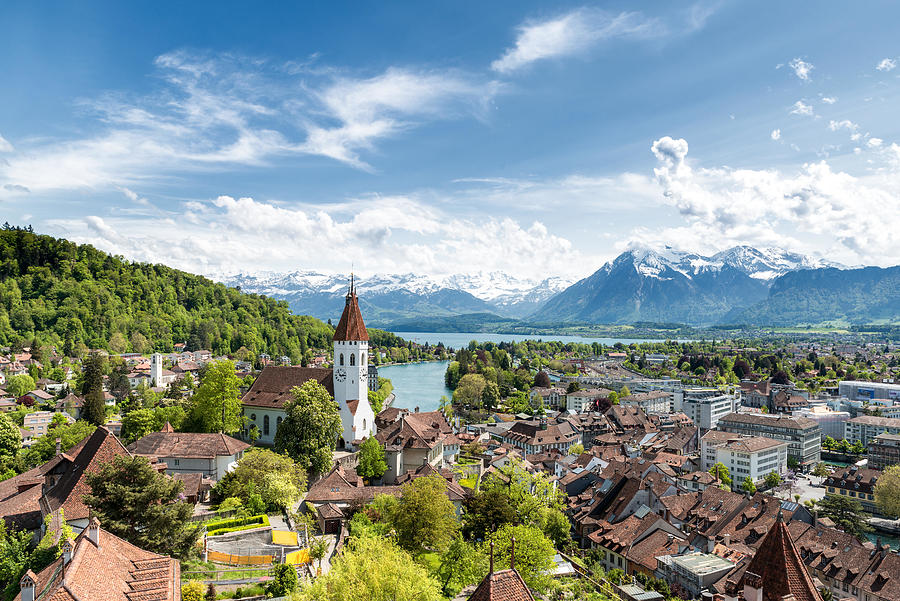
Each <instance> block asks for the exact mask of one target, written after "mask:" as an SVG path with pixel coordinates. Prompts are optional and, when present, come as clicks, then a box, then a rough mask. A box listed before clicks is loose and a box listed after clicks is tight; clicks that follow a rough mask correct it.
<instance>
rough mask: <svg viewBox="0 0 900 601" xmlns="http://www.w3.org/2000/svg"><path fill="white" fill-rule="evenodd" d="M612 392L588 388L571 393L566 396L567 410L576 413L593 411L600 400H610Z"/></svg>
mask: <svg viewBox="0 0 900 601" xmlns="http://www.w3.org/2000/svg"><path fill="white" fill-rule="evenodd" d="M611 392H612V391H611V390H607V389H605V388H588V389H586V390H576V391H575V392H570V393H569V394H567V395H566V409H567V410H569V411H574V412H575V413H581V412H583V411H593V410H594V408H595V407H596V406H597V402H598V401H599V400H600V399H605V398H609V395H610V393H611Z"/></svg>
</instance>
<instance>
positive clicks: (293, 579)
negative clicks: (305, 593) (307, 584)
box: [266, 563, 298, 597]
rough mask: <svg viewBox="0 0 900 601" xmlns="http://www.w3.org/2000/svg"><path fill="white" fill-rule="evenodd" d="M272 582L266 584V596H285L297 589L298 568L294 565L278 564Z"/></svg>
mask: <svg viewBox="0 0 900 601" xmlns="http://www.w3.org/2000/svg"><path fill="white" fill-rule="evenodd" d="M272 571H273V577H272V580H271V582H269V583H268V584H267V585H266V596H268V597H284V596H285V595H288V594H290V593H292V592H294V591H295V590H297V583H298V579H297V570H295V569H294V566H290V565H287V564H283V563H282V564H278V565H276V566H275V567H274V569H273V570H272Z"/></svg>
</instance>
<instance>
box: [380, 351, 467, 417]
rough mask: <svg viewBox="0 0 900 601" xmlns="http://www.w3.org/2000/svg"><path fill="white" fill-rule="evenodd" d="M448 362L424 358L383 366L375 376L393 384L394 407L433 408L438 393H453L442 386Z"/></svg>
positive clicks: (435, 407)
mask: <svg viewBox="0 0 900 601" xmlns="http://www.w3.org/2000/svg"><path fill="white" fill-rule="evenodd" d="M448 363H450V362H449V361H427V362H424V363H404V364H400V365H387V366H385V367H379V368H378V375H379V377H382V378H388V379H389V380H390V381H391V383H392V384H393V385H394V396H395V397H396V398H395V399H394V405H393V406H394V407H400V408H405V409H410V410H412V409H415V408H416V407H418V408H419V411H436V410H437V408H438V403H439V402H440V400H441V397H442V396H444V395H446V396H447V397H452V396H453V391H452V390H450V389H449V388H447V387H446V386H444V372H445V371H447V364H448Z"/></svg>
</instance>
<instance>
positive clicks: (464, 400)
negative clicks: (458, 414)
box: [453, 374, 487, 405]
mask: <svg viewBox="0 0 900 601" xmlns="http://www.w3.org/2000/svg"><path fill="white" fill-rule="evenodd" d="M486 384H487V382H486V381H485V379H484V376H482V375H481V374H466V375H464V376H463V377H462V378H461V379H460V381H459V384H457V386H456V390H454V391H453V402H454V403H456V404H457V405H480V404H481V403H482V402H483V401H482V397H481V395H482V393H483V392H484V387H485V385H486Z"/></svg>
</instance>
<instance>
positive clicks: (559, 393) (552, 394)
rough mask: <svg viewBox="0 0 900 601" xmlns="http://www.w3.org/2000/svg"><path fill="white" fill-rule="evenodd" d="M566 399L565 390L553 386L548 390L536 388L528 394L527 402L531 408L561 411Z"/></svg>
mask: <svg viewBox="0 0 900 601" xmlns="http://www.w3.org/2000/svg"><path fill="white" fill-rule="evenodd" d="M566 399H567V396H566V389H565V388H559V387H555V386H551V387H550V388H543V387H538V386H536V387H534V388H532V389H531V391H530V392H529V393H528V400H529V402H530V404H531V406H532V407H535V408H537V407H544V409H550V410H553V411H559V410H560V409H563V408H564V405H565V401H566Z"/></svg>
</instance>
